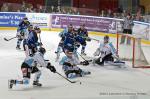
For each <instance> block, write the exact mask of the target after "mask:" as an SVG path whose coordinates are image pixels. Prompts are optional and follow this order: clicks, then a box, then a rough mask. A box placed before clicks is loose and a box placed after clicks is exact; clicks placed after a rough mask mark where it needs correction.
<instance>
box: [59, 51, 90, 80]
mask: <svg viewBox="0 0 150 99" xmlns="http://www.w3.org/2000/svg"><path fill="white" fill-rule="evenodd" d="M65 54H66V56H64V57H63V58H62V60H61V61H60V65H62V69H63V70H64V73H65V75H66V77H67V78H76V77H82V76H84V75H89V74H91V72H89V71H84V70H82V69H81V68H79V67H78V66H77V65H88V64H89V63H87V62H86V61H83V62H79V60H78V59H77V58H76V57H75V56H74V54H73V52H71V51H68V50H67V51H65Z"/></svg>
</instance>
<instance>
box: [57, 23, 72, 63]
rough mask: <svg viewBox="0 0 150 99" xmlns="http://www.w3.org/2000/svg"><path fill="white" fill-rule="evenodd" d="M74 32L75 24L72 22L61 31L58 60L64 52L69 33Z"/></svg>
mask: <svg viewBox="0 0 150 99" xmlns="http://www.w3.org/2000/svg"><path fill="white" fill-rule="evenodd" d="M72 32H73V26H72V24H70V25H68V27H67V28H65V29H64V30H63V31H62V32H60V33H59V36H60V37H61V40H60V42H59V44H58V47H57V51H56V52H55V53H56V54H57V57H56V61H57V60H58V59H59V57H60V53H61V52H63V49H64V41H65V42H66V38H67V36H68V33H72Z"/></svg>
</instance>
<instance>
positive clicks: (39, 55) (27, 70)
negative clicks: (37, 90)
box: [9, 47, 56, 88]
mask: <svg viewBox="0 0 150 99" xmlns="http://www.w3.org/2000/svg"><path fill="white" fill-rule="evenodd" d="M45 53H46V50H45V48H42V47H41V48H40V49H39V51H38V52H36V53H35V55H34V56H33V57H30V56H28V57H26V58H25V60H24V62H23V63H22V65H21V71H22V74H23V79H22V80H17V79H11V80H9V88H12V87H13V85H16V84H24V85H28V84H29V81H30V76H31V74H35V76H34V81H33V85H34V86H42V84H41V83H39V79H40V76H41V74H42V73H41V71H40V70H39V69H38V66H40V67H46V68H47V69H49V70H50V71H51V72H53V73H55V72H56V69H55V67H54V66H51V64H50V63H49V62H46V61H45V60H44V54H45Z"/></svg>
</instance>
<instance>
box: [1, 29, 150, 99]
mask: <svg viewBox="0 0 150 99" xmlns="http://www.w3.org/2000/svg"><path fill="white" fill-rule="evenodd" d="M15 35H16V31H15V30H13V31H12V30H10V31H5V30H1V31H0V67H1V68H0V99H150V69H134V68H132V67H131V66H130V65H128V66H127V68H118V67H115V66H105V67H101V66H92V65H89V66H86V67H84V66H80V67H81V68H83V69H85V70H89V71H91V75H88V76H85V77H82V78H76V79H71V80H80V81H81V82H82V84H81V85H80V84H79V83H78V82H77V83H74V84H71V83H69V82H67V81H66V80H65V79H63V78H61V77H60V76H59V75H57V74H54V73H51V72H50V71H49V70H47V69H45V68H41V70H42V76H41V79H40V82H41V83H42V84H43V86H42V87H41V88H37V87H36V88H35V87H33V86H32V80H31V82H30V85H28V86H24V85H17V86H14V87H13V89H12V90H9V89H8V79H16V78H17V79H21V78H22V74H21V70H20V67H21V63H22V62H23V60H24V58H25V54H24V52H23V51H18V50H16V49H15V47H16V41H17V39H14V40H11V41H8V42H7V41H4V39H3V38H4V37H7V38H11V37H14V36H15ZM90 36H91V37H93V38H97V39H99V40H102V37H95V36H92V35H90ZM41 39H42V42H43V45H44V47H45V48H46V50H47V53H46V55H45V59H49V60H50V62H51V63H52V64H53V65H54V66H55V67H56V69H57V71H58V72H60V73H61V74H63V72H62V70H61V66H60V65H59V64H58V62H55V57H56V55H55V53H54V52H55V50H56V48H57V45H58V42H59V40H60V38H59V37H58V32H52V31H51V32H49V31H42V33H41ZM111 41H112V42H113V43H114V44H115V43H116V42H115V41H116V40H115V39H114V38H111ZM98 45H99V43H98V42H96V41H91V42H88V43H87V48H86V53H87V55H88V56H89V57H92V56H93V53H94V51H95V50H96V48H97V47H98ZM79 51H80V50H79ZM147 54H148V53H147ZM62 56H63V54H61V57H62ZM32 77H33V76H32ZM31 79H32V78H31Z"/></svg>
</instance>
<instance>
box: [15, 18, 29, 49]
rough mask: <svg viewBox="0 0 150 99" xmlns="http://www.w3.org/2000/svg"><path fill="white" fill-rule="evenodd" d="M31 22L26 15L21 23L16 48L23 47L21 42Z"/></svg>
mask: <svg viewBox="0 0 150 99" xmlns="http://www.w3.org/2000/svg"><path fill="white" fill-rule="evenodd" d="M29 24H30V22H29V21H28V18H27V17H24V18H23V20H22V21H21V22H20V23H19V25H18V29H17V34H16V37H17V38H18V41H17V46H16V49H21V48H20V44H21V42H22V40H23V39H24V36H25V33H26V32H27V28H28V26H29Z"/></svg>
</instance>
